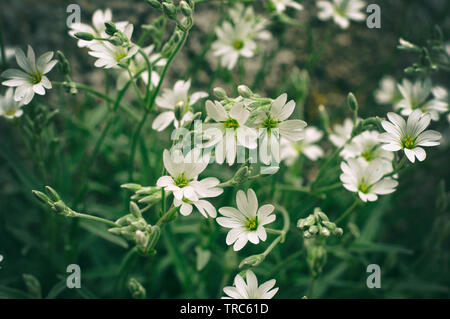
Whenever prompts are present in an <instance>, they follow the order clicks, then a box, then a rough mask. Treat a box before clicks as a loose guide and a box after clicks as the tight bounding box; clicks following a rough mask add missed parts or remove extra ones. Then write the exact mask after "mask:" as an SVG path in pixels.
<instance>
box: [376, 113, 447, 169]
mask: <svg viewBox="0 0 450 319" xmlns="http://www.w3.org/2000/svg"><path fill="white" fill-rule="evenodd" d="M387 117H388V119H389V121H383V122H381V125H382V126H383V128H384V129H385V130H386V133H382V134H380V136H379V140H380V141H381V142H383V143H386V144H385V145H383V146H382V147H383V148H384V149H385V150H388V151H391V152H396V151H400V150H403V151H404V152H405V155H406V157H407V158H408V159H409V160H410V161H411V163H414V161H415V158H416V157H417V159H418V160H419V161H423V160H425V158H426V153H425V150H424V149H423V148H422V147H421V146H436V145H439V144H440V142H439V140H440V139H441V133H439V132H437V131H433V130H427V131H425V129H426V128H427V127H428V125H429V124H430V121H431V116H430V114H429V113H426V114H422V112H421V111H420V110H415V111H414V112H412V113H411V114H410V115H409V117H408V120H407V121H405V120H404V119H403V117H401V116H400V115H398V114H395V113H392V112H389V113H388V114H387Z"/></svg>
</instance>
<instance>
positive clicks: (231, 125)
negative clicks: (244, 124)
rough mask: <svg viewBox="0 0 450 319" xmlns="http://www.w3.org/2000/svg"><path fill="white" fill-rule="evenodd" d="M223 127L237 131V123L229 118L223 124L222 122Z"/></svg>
mask: <svg viewBox="0 0 450 319" xmlns="http://www.w3.org/2000/svg"><path fill="white" fill-rule="evenodd" d="M223 125H224V126H225V127H226V128H233V129H237V128H238V127H239V123H238V121H236V120H235V119H233V118H231V117H229V118H228V119H227V120H226V121H225V122H223Z"/></svg>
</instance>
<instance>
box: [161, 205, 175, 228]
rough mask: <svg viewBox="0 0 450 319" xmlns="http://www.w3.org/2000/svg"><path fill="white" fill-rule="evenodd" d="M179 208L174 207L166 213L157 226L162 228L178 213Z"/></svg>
mask: <svg viewBox="0 0 450 319" xmlns="http://www.w3.org/2000/svg"><path fill="white" fill-rule="evenodd" d="M178 208H179V207H175V206H172V208H170V209H169V210H168V211H167V212H165V213H164V214H163V215H162V216H161V218H160V219H159V220H158V221H157V222H156V224H155V225H156V226H160V225H161V224H162V223H165V222H166V221H167V220H168V219H169V218H170V217H172V215H173V214H175V213H176V212H177V211H178Z"/></svg>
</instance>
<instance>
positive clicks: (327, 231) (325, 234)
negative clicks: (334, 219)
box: [320, 228, 330, 237]
mask: <svg viewBox="0 0 450 319" xmlns="http://www.w3.org/2000/svg"><path fill="white" fill-rule="evenodd" d="M320 234H321V235H322V236H324V237H328V236H330V231H329V230H328V229H327V228H322V229H321V230H320Z"/></svg>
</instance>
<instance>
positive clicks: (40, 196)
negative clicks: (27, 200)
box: [31, 190, 50, 204]
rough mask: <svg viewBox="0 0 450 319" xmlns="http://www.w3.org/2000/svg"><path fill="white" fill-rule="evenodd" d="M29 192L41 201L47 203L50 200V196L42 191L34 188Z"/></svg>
mask: <svg viewBox="0 0 450 319" xmlns="http://www.w3.org/2000/svg"><path fill="white" fill-rule="evenodd" d="M31 192H32V193H33V195H34V196H35V197H36V198H37V199H38V200H39V201H41V202H43V203H44V204H48V203H49V202H50V198H48V197H47V195H45V194H44V193H42V192H38V191H35V190H33V191H31Z"/></svg>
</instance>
